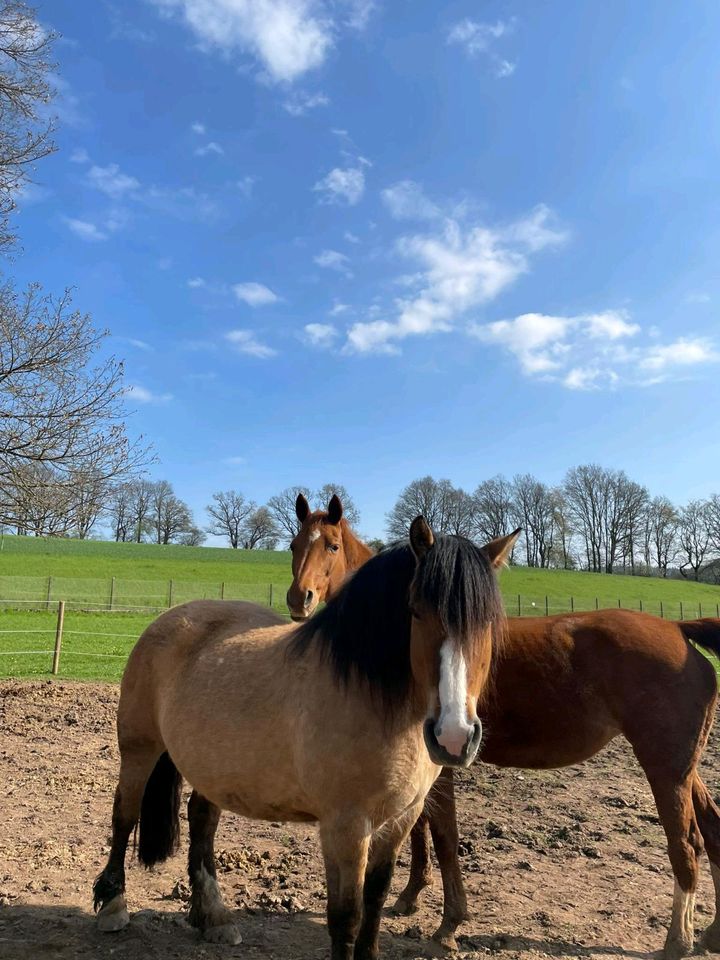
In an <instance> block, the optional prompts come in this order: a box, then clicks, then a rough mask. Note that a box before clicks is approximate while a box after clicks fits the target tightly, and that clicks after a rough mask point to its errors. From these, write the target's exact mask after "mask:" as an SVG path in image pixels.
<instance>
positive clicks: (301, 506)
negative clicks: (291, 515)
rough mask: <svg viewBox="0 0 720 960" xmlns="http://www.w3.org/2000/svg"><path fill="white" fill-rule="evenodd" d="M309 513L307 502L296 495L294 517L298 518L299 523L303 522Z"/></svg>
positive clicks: (299, 495)
mask: <svg viewBox="0 0 720 960" xmlns="http://www.w3.org/2000/svg"><path fill="white" fill-rule="evenodd" d="M309 513H310V504H309V503H308V502H307V500H306V499H305V497H304V496H303V495H302V494H301V493H299V494H298V495H297V500H296V501H295V516H296V517H297V518H298V520H299V521H300V523H303V522H304V521H305V517H306V516H307V515H308V514H309Z"/></svg>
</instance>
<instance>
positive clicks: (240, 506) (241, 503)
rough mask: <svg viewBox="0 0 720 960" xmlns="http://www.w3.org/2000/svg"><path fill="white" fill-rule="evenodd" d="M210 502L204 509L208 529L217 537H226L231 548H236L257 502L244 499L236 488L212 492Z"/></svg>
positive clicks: (255, 508)
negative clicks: (207, 514) (208, 520)
mask: <svg viewBox="0 0 720 960" xmlns="http://www.w3.org/2000/svg"><path fill="white" fill-rule="evenodd" d="M212 501H213V502H212V503H211V504H210V505H209V506H207V507H206V508H205V509H206V510H207V512H208V513H209V515H210V519H211V523H210V526H209V527H208V531H209V532H210V533H212V534H215V535H216V536H218V537H227V538H228V540H229V541H230V546H231V547H232V548H233V550H237V548H238V547H239V546H240V543H241V540H242V533H243V528H244V526H245V523H246V522H247V519H248V517H249V516H250V515H251V514H252V513H253V512H254V511H255V510H257V504H255V503H253V502H252V500H246V499H245V497H244V496H243V495H242V494H241V493H238V492H237V490H227V491H225V492H224V493H223V492H220V493H214V494H213V495H212Z"/></svg>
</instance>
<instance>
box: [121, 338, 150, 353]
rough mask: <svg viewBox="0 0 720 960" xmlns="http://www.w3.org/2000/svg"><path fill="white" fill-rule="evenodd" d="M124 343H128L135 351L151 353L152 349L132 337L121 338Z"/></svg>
mask: <svg viewBox="0 0 720 960" xmlns="http://www.w3.org/2000/svg"><path fill="white" fill-rule="evenodd" d="M123 339H124V340H125V342H126V343H129V344H130V346H131V347H135V349H136V350H143V351H144V352H148V353H149V352H152V350H153V349H154V348H153V347H151V346H150V344H149V343H146V342H145V341H144V340H136V339H135V338H134V337H125V338H123Z"/></svg>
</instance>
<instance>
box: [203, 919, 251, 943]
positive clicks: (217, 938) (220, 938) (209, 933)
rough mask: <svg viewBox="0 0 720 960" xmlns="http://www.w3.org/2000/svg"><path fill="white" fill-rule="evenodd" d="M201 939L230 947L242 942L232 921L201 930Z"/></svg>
mask: <svg viewBox="0 0 720 960" xmlns="http://www.w3.org/2000/svg"><path fill="white" fill-rule="evenodd" d="M203 940H207V941H208V942H209V943H224V944H226V945H227V946H230V947H234V946H237V944H238V943H242V937H241V936H240V931H239V930H238V928H237V927H236V926H235V924H234V923H224V924H223V925H222V926H221V927H207V929H205V930H203Z"/></svg>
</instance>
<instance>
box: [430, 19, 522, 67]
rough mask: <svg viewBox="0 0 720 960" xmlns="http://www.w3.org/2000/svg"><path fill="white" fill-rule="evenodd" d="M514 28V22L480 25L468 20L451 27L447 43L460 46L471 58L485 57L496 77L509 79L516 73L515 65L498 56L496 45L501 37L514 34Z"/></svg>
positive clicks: (477, 22) (499, 21) (505, 21)
mask: <svg viewBox="0 0 720 960" xmlns="http://www.w3.org/2000/svg"><path fill="white" fill-rule="evenodd" d="M514 26H515V21H514V20H497V21H496V22H495V23H480V22H479V21H477V20H471V19H469V18H466V19H465V20H460V21H458V22H457V23H455V24H454V25H453V26H452V27H451V29H450V31H449V32H448V37H447V42H448V43H451V44H459V45H460V46H461V47H463V49H464V50H465V52H466V53H467V55H468V56H469V57H478V56H485V57H486V58H487V60H488V61H489V63H490V66H491V68H492V70H493V73H494V74H495V76H496V77H499V78H502V77H509V76H511V74H513V73H514V72H515V64H514V63H512V62H511V61H510V60H505V59H504V58H503V57H500V56H498V54H497V53H496V52H495V50H494V45H495V42H496V41H497V40H499V39H500V38H501V37H504V36H506V35H507V34H508V33H510V32H512V30H513V28H514Z"/></svg>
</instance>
